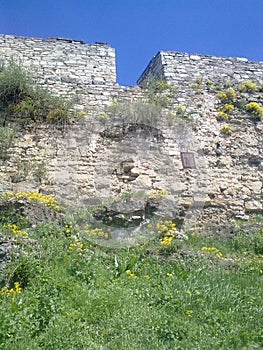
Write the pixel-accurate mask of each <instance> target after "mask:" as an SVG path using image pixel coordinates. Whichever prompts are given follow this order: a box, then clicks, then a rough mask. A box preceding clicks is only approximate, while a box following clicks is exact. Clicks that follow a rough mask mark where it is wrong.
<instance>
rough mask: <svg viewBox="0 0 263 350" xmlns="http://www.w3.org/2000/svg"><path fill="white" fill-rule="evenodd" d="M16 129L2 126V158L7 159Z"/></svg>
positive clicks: (0, 147)
mask: <svg viewBox="0 0 263 350" xmlns="http://www.w3.org/2000/svg"><path fill="white" fill-rule="evenodd" d="M14 134H15V130H14V129H13V128H10V127H8V126H0V159H2V160H6V158H7V151H8V149H9V147H10V146H11V144H12V140H13V137H14Z"/></svg>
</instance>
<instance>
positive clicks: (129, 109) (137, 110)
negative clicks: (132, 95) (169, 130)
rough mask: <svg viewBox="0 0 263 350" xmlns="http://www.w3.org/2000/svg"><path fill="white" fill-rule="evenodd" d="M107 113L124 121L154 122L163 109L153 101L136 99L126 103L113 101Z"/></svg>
mask: <svg viewBox="0 0 263 350" xmlns="http://www.w3.org/2000/svg"><path fill="white" fill-rule="evenodd" d="M106 114H107V115H108V116H109V117H110V118H114V119H116V120H119V121H120V122H122V123H144V124H150V125H152V124H154V123H156V122H157V121H158V119H159V118H160V116H161V109H160V107H159V106H156V105H154V104H151V103H147V102H144V101H134V102H125V103H113V104H112V105H111V106H109V107H108V108H107V111H106Z"/></svg>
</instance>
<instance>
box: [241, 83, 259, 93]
mask: <svg viewBox="0 0 263 350" xmlns="http://www.w3.org/2000/svg"><path fill="white" fill-rule="evenodd" d="M256 88H257V85H256V84H255V83H253V81H250V80H245V81H243V82H242V83H241V84H240V85H239V87H238V89H239V91H240V92H248V93H251V92H254V91H255V90H256Z"/></svg>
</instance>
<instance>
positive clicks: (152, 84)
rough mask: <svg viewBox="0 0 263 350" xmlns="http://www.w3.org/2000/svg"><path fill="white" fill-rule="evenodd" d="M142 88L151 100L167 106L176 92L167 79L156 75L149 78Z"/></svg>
mask: <svg viewBox="0 0 263 350" xmlns="http://www.w3.org/2000/svg"><path fill="white" fill-rule="evenodd" d="M142 88H143V89H144V92H145V95H146V98H147V99H148V100H149V102H150V103H151V104H154V105H156V106H159V107H167V106H168V104H169V103H170V101H171V98H172V97H173V96H174V94H175V92H176V89H175V88H174V87H173V86H171V85H169V83H168V82H167V81H165V80H161V79H159V78H158V77H156V76H154V77H149V78H147V79H146V80H145V82H144V83H143V85H142Z"/></svg>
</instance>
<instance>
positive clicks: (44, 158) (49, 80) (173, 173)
mask: <svg viewBox="0 0 263 350" xmlns="http://www.w3.org/2000/svg"><path fill="white" fill-rule="evenodd" d="M0 54H1V58H2V59H3V60H4V61H6V62H7V61H8V60H9V58H10V57H11V56H13V55H14V56H15V57H17V58H18V59H20V60H21V62H22V64H23V65H24V67H28V68H30V69H32V71H33V78H34V79H35V80H36V81H37V82H38V83H39V84H40V85H41V86H43V87H45V88H48V89H49V90H51V91H53V92H55V93H56V94H60V95H65V96H68V97H70V96H72V95H74V94H75V93H77V95H78V101H77V104H76V107H77V108H84V109H85V110H86V114H85V116H84V118H83V119H81V120H79V121H77V122H76V124H75V125H72V126H71V127H70V130H68V131H67V132H66V133H63V132H61V131H59V130H54V129H53V130H48V128H44V127H41V126H38V127H34V128H30V126H29V127H28V128H27V129H26V130H20V131H19V132H18V133H17V135H16V138H15V142H14V144H13V147H12V148H11V149H10V150H9V153H8V157H9V158H8V161H7V162H6V163H1V165H0V179H1V181H0V191H1V192H3V191H8V190H26V189H36V190H39V191H41V192H44V193H48V192H49V193H51V194H54V195H56V196H57V197H58V198H59V199H61V200H63V201H65V202H66V203H68V204H72V203H73V205H78V204H83V203H88V204H90V203H91V202H92V198H96V200H97V201H98V200H99V199H100V198H103V199H105V198H107V197H116V196H117V197H118V196H122V195H124V194H125V193H133V192H136V191H137V192H138V191H140V190H143V192H144V196H147V193H148V192H152V191H153V192H154V191H163V190H165V191H166V192H167V193H166V194H165V196H164V198H163V202H162V201H160V202H159V207H158V208H159V209H158V210H159V213H165V211H166V213H168V214H169V215H171V216H173V215H174V216H175V217H179V218H181V217H183V216H184V214H185V213H183V210H185V211H188V212H190V211H191V210H192V209H193V208H195V207H196V206H197V207H198V208H199V207H201V209H202V210H201V209H200V212H198V213H197V212H196V218H197V220H198V221H199V222H200V223H201V224H203V223H205V222H216V223H217V224H218V225H219V224H222V223H224V222H225V221H226V220H229V219H231V218H241V219H243V220H248V219H249V218H250V217H251V215H253V214H254V213H255V214H262V207H263V195H262V180H263V158H262V154H263V134H262V132H263V122H262V121H252V120H251V118H250V116H249V115H247V114H246V113H245V112H244V113H243V112H242V113H239V111H234V112H233V114H232V115H231V118H230V119H229V121H228V123H229V126H230V128H231V129H232V133H231V134H230V135H224V134H222V132H221V131H220V128H221V126H222V122H220V121H217V119H216V118H215V116H216V114H217V110H216V108H217V106H218V98H217V91H216V90H215V91H212V90H211V88H210V87H209V85H207V83H208V80H210V83H211V81H212V82H213V83H214V85H217V86H221V87H222V88H223V86H224V83H226V82H231V83H232V82H233V83H235V84H238V83H239V82H240V81H243V80H247V79H250V80H252V81H255V82H256V83H257V84H258V83H260V81H262V80H263V63H262V62H250V61H248V60H246V59H239V58H224V57H215V56H208V55H196V54H195V55H191V54H184V53H178V52H171V51H168V52H164V51H161V52H160V53H158V54H157V55H156V56H155V57H154V58H153V59H152V61H151V62H150V63H149V65H148V67H147V68H146V70H145V71H144V73H143V74H142V76H141V77H140V78H139V80H138V82H139V83H140V84H142V83H143V81H144V80H145V79H146V78H147V77H148V76H150V75H157V76H159V77H160V78H163V79H165V80H166V81H168V83H169V84H171V85H174V86H175V87H176V92H173V95H172V97H171V100H170V102H169V103H170V104H169V105H168V107H167V108H166V109H163V110H162V112H160V115H158V118H157V120H155V122H156V123H157V122H158V126H157V125H155V123H152V124H153V125H145V124H144V123H143V122H142V123H133V124H132V123H126V124H125V122H124V121H123V122H122V123H119V124H118V125H116V124H113V123H112V120H109V118H107V115H106V114H107V113H106V112H105V111H107V108H106V106H108V105H109V104H111V103H112V102H113V101H118V102H119V103H122V102H130V101H138V100H140V101H141V100H145V95H144V92H143V90H142V89H141V88H140V87H139V86H134V87H123V86H119V85H118V84H116V67H115V52H114V50H113V49H112V48H110V47H109V46H108V45H105V44H92V45H87V44H84V43H82V42H81V41H79V40H78V41H74V40H71V39H70V40H69V39H62V38H60V39H55V38H53V39H36V38H24V37H17V36H13V35H11V36H8V35H0ZM193 83H194V84H197V88H193V87H191V84H193ZM198 84H199V85H198ZM195 86H196V85H195ZM244 96H245V98H248V99H250V98H251V99H252V100H253V101H257V102H258V103H261V98H262V97H261V95H260V93H259V91H256V92H255V93H254V94H253V95H251V96H249V95H244ZM182 104H183V105H184V107H186V106H187V108H186V112H187V113H186V115H185V117H183V122H182V123H181V124H180V123H177V120H178V118H177V115H176V111H177V108H178V106H179V105H182ZM105 115H106V116H105ZM171 115H172V116H173V115H174V116H175V117H174V119H173V120H172V122H171V123H170V124H169V123H168V122H167V120H168V121H169V118H168V116H171ZM166 118H167V120H166ZM185 129H191V132H190V133H188V134H187V133H186V132H185ZM146 141H147V142H146ZM187 150H188V151H189V150H190V151H193V152H194V155H195V160H196V163H197V169H196V170H194V169H184V168H183V166H182V162H181V159H180V152H182V151H187ZM42 162H43V163H44V164H45V169H46V170H45V172H46V174H45V175H44V176H43V175H42V176H38V178H37V176H36V175H35V174H32V172H31V173H29V174H25V173H23V171H21V167H22V170H23V168H26V166H25V165H27V166H28V165H30V164H33V163H35V164H41V163H42ZM19 167H20V168H19ZM40 170H41V167H40ZM39 172H40V171H39ZM15 181H16V182H15ZM160 193H162V192H160ZM206 195H208V197H207V196H206ZM166 196H167V198H165V197H166ZM170 196H171V197H170ZM144 198H145V197H144ZM161 203H162V204H161ZM139 204H140V205H139V208H138V210H141V209H142V208H143V205H141V203H140V202H139ZM182 208H183V209H182ZM115 209H116V210H115V211H116V212H117V211H118V210H117V208H115ZM108 210H109V208H108ZM198 210H199V209H198ZM132 211H134V215H132V217H134V218H136V217H137V218H138V216H139V215H137V214H136V213H135V212H136V210H135V208H133V209H131V212H132ZM118 215H119V216H120V217H119V218H122V220H123V215H124V218H125V215H126V214H125V212H124V213H123V212H122V211H119V214H118ZM43 218H44V216H43ZM125 220H126V219H125ZM136 220H137V219H136Z"/></svg>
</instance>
